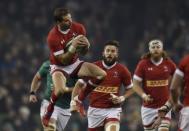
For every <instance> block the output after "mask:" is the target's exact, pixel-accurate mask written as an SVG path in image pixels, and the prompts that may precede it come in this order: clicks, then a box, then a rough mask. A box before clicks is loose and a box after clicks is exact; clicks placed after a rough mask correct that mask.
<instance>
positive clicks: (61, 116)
mask: <svg viewBox="0 0 189 131" xmlns="http://www.w3.org/2000/svg"><path fill="white" fill-rule="evenodd" d="M49 70H50V62H49V61H45V62H44V63H43V64H42V65H41V67H40V68H39V70H38V71H37V73H36V74H35V76H34V78H33V80H32V83H31V89H30V97H29V101H30V102H32V103H35V102H37V96H36V92H37V90H38V89H39V87H40V85H41V82H42V80H46V84H47V87H46V89H45V94H44V99H43V101H42V104H41V109H40V116H41V119H42V117H43V116H44V114H45V112H46V108H47V106H48V104H49V101H50V97H51V92H52V90H53V84H52V77H51V75H50V71H49ZM76 80H77V79H73V78H70V79H68V80H67V87H68V89H69V90H68V91H67V92H65V93H64V94H63V95H61V96H60V98H59V99H58V100H57V101H56V104H55V108H54V112H53V114H52V116H51V119H50V122H49V125H48V126H43V128H44V131H56V130H58V131H62V130H63V129H64V128H65V126H66V124H67V122H68V120H69V118H70V116H71V113H70V110H69V108H70V100H71V92H72V89H73V86H74V85H75V83H76Z"/></svg>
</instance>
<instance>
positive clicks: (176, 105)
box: [170, 73, 183, 111]
mask: <svg viewBox="0 0 189 131" xmlns="http://www.w3.org/2000/svg"><path fill="white" fill-rule="evenodd" d="M182 85H183V78H182V77H181V76H180V75H178V74H177V73H174V76H173V79H172V82H171V86H170V89H171V102H172V104H173V109H174V110H176V111H177V110H180V109H181V108H182V105H181V104H180V102H179V96H180V91H181V89H182Z"/></svg>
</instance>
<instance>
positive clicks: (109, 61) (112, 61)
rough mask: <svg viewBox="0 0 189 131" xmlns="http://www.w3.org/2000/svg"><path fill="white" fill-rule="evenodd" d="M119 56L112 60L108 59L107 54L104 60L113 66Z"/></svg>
mask: <svg viewBox="0 0 189 131" xmlns="http://www.w3.org/2000/svg"><path fill="white" fill-rule="evenodd" d="M117 60H118V58H117V57H114V58H113V59H111V60H108V58H106V57H105V56H103V61H104V63H105V64H106V65H107V66H112V65H113V64H114V63H115V62H117Z"/></svg>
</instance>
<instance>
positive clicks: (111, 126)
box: [105, 122, 120, 131]
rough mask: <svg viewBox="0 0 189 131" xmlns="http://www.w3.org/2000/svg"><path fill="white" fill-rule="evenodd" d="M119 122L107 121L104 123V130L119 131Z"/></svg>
mask: <svg viewBox="0 0 189 131" xmlns="http://www.w3.org/2000/svg"><path fill="white" fill-rule="evenodd" d="M119 129H120V124H119V122H108V123H106V125H105V131H119Z"/></svg>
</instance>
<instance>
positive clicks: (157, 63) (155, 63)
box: [150, 57, 163, 66]
mask: <svg viewBox="0 0 189 131" xmlns="http://www.w3.org/2000/svg"><path fill="white" fill-rule="evenodd" d="M150 61H151V62H152V63H153V64H154V65H156V66H158V65H160V64H161V63H162V61H163V57H161V59H160V60H159V61H158V62H155V61H154V60H153V59H150Z"/></svg>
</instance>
